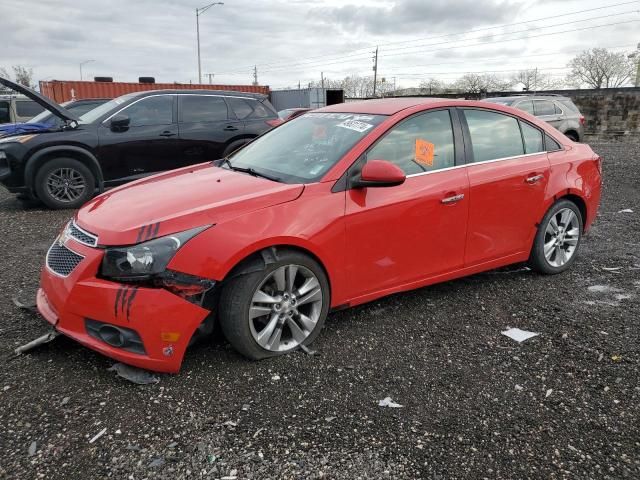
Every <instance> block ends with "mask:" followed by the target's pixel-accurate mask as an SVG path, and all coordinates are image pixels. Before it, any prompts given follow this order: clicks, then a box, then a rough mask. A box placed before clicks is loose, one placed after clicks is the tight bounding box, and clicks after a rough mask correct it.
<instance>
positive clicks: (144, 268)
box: [101, 225, 210, 281]
mask: <svg viewBox="0 0 640 480" xmlns="http://www.w3.org/2000/svg"><path fill="white" fill-rule="evenodd" d="M209 227H210V225H205V226H204V227H198V228H192V229H191V230H186V231H184V232H180V233H174V234H172V235H167V236H166V237H160V238H155V239H153V240H149V241H148V242H144V243H139V244H137V245H132V246H130V247H116V248H107V249H106V251H105V254H104V258H103V259H102V270H101V273H102V276H104V277H108V278H112V279H114V280H122V281H133V280H146V279H148V278H151V277H152V276H153V275H157V274H159V273H162V272H164V271H165V269H166V268H167V265H168V264H169V262H170V261H171V259H172V258H173V256H174V255H175V254H176V252H177V251H178V250H180V248H181V247H182V246H183V245H184V244H185V243H187V242H188V241H189V240H191V239H192V238H193V237H195V236H196V235H197V234H198V233H200V232H202V231H203V230H205V229H207V228H209Z"/></svg>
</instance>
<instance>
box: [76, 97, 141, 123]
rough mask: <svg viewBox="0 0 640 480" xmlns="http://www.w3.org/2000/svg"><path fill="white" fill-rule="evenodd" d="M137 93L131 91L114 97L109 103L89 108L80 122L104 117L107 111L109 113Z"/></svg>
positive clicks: (88, 121) (93, 120) (90, 121)
mask: <svg viewBox="0 0 640 480" xmlns="http://www.w3.org/2000/svg"><path fill="white" fill-rule="evenodd" d="M135 95H136V94H133V93H129V94H127V95H122V96H121V97H118V98H114V99H113V100H109V101H108V102H107V103H103V104H102V105H100V106H99V107H96V108H94V109H93V110H89V111H88V112H87V113H85V114H84V115H82V116H81V117H80V123H93V122H95V121H96V120H98V119H99V118H100V117H102V116H103V115H104V114H105V113H108V112H109V111H110V110H112V109H114V108H116V107H117V106H118V105H122V104H123V103H124V102H126V101H128V100H129V99H131V97H134V96H135Z"/></svg>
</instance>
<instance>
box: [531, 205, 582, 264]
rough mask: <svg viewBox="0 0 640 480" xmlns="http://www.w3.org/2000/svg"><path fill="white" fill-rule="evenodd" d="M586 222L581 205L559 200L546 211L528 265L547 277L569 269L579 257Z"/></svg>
mask: <svg viewBox="0 0 640 480" xmlns="http://www.w3.org/2000/svg"><path fill="white" fill-rule="evenodd" d="M582 231H583V219H582V214H581V213H580V209H579V208H578V206H577V205H576V204H575V203H573V202H572V201H570V200H559V201H557V202H556V203H554V204H553V205H552V206H551V208H550V209H549V210H548V211H547V213H546V214H545V216H544V218H543V219H542V222H540V226H539V227H538V231H537V232H536V237H535V240H534V242H533V248H532V249H531V255H530V256H529V266H530V267H531V269H533V270H535V271H536V272H539V273H544V274H546V275H555V274H557V273H562V272H564V271H565V270H567V269H568V268H569V267H570V266H571V265H572V264H573V262H575V260H576V257H577V256H578V250H579V248H580V242H581V241H582Z"/></svg>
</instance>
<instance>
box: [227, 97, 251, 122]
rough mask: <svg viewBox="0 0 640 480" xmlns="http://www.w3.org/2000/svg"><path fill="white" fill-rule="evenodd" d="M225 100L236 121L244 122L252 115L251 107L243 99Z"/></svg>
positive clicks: (230, 98) (229, 98)
mask: <svg viewBox="0 0 640 480" xmlns="http://www.w3.org/2000/svg"><path fill="white" fill-rule="evenodd" d="M226 100H227V103H228V104H229V106H230V107H231V109H232V110H233V113H235V115H236V118H237V119H238V120H244V119H245V118H248V117H249V116H250V115H251V114H252V113H253V107H252V106H251V104H250V103H249V102H248V101H247V100H245V99H244V98H235V97H227V99H226Z"/></svg>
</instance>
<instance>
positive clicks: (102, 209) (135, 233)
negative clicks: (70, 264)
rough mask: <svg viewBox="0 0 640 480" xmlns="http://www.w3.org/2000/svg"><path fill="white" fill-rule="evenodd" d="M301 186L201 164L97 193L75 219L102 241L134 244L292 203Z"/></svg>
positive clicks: (104, 242) (301, 189) (106, 243)
mask: <svg viewBox="0 0 640 480" xmlns="http://www.w3.org/2000/svg"><path fill="white" fill-rule="evenodd" d="M303 190H304V186H303V185H288V184H284V183H278V182H272V181H271V180H267V179H264V178H258V177H254V176H251V175H248V174H244V173H239V172H234V171H231V170H226V169H223V168H218V167H214V166H212V165H211V164H203V165H198V166H194V167H187V168H182V169H179V170H173V171H171V172H167V173H163V174H160V175H155V176H153V177H149V178H146V179H143V180H138V181H137V182H133V183H130V184H127V185H124V186H122V187H119V188H117V189H114V190H111V191H109V192H107V193H104V194H102V195H99V196H98V197H96V198H94V199H93V200H92V201H90V202H89V203H87V204H86V205H84V206H83V207H82V208H81V209H80V210H79V211H78V214H77V216H76V222H77V224H78V225H79V226H80V227H81V228H84V229H85V230H87V231H89V232H91V233H93V234H95V235H97V236H98V242H99V244H100V245H130V244H134V243H139V242H141V241H144V240H150V239H151V238H156V237H161V236H164V235H169V234H171V233H176V232H180V231H183V230H188V229H190V228H195V227H199V226H202V225H209V224H215V223H221V222H223V221H225V220H228V219H230V218H234V217H237V216H239V215H242V214H244V213H248V212H251V211H255V210H259V209H262V208H266V207H270V206H272V205H277V204H279V203H285V202H290V201H292V200H295V199H296V198H298V197H299V196H300V194H301V193H302V191H303Z"/></svg>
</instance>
